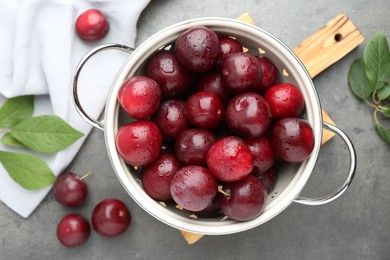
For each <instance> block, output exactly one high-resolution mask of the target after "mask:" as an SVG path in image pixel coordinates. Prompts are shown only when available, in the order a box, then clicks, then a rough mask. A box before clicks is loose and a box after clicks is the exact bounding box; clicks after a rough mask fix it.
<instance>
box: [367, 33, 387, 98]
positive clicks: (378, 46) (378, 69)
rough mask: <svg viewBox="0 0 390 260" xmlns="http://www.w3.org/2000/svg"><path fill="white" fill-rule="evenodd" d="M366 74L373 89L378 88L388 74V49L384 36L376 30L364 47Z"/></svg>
mask: <svg viewBox="0 0 390 260" xmlns="http://www.w3.org/2000/svg"><path fill="white" fill-rule="evenodd" d="M364 63H365V68H366V74H367V77H368V79H369V80H370V83H371V87H372V90H373V91H376V90H379V89H380V87H381V86H383V84H381V83H380V82H381V81H387V79H388V78H389V76H390V51H389V45H388V43H387V39H386V36H385V35H384V34H383V33H381V32H377V33H376V34H375V35H374V36H373V37H372V38H371V39H370V41H369V42H368V43H367V45H366V46H365V48H364Z"/></svg>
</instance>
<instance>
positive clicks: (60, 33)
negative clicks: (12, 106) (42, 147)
mask: <svg viewBox="0 0 390 260" xmlns="http://www.w3.org/2000/svg"><path fill="white" fill-rule="evenodd" d="M149 1H150V0H133V1H128V0H90V1H82V0H33V1H32V0H19V1H18V0H12V1H9V0H0V38H1V40H0V103H1V104H2V103H3V102H4V101H5V100H6V99H7V98H10V97H14V96H20V95H35V96H36V97H35V111H34V115H40V114H55V115H58V116H60V117H62V118H63V119H64V120H65V121H67V122H68V123H69V124H70V125H71V126H73V127H74V128H76V129H77V130H79V131H81V132H83V133H84V134H85V135H84V137H83V138H82V139H80V140H79V141H77V142H76V143H75V144H73V145H72V146H70V147H68V148H67V149H65V150H63V151H61V152H58V153H57V154H54V155H50V156H41V157H42V158H43V159H44V160H45V161H46V162H47V163H48V165H49V167H50V168H51V169H52V171H53V172H54V173H55V175H59V174H60V173H61V172H62V171H64V170H65V168H66V167H67V166H68V165H69V164H70V162H71V161H72V160H73V158H74V157H75V155H76V153H77V152H78V150H79V149H80V147H81V145H82V143H83V141H84V140H85V138H86V136H87V135H88V133H89V132H90V130H91V128H92V127H91V126H89V125H88V124H87V123H85V122H84V121H83V120H82V119H81V117H80V116H79V115H78V113H77V112H76V110H75V108H74V105H73V101H72V99H71V87H70V86H71V79H72V76H73V73H74V70H75V68H76V66H77V64H78V62H79V60H80V59H81V57H82V56H83V55H84V54H85V53H86V52H88V51H89V50H91V49H92V48H94V47H96V46H98V45H101V44H104V43H111V42H115V43H123V44H126V45H129V46H131V47H134V43H135V38H136V25H137V21H138V18H139V15H140V14H141V12H142V11H143V9H144V8H145V7H146V5H147V4H148V3H149ZM91 8H96V9H99V10H100V11H101V12H103V13H104V14H105V15H106V17H107V19H108V21H109V23H110V30H109V33H108V35H107V36H106V37H105V38H104V39H102V40H101V41H99V42H97V43H93V44H92V43H86V42H84V41H82V40H81V39H79V38H78V36H77V35H76V33H75V29H74V28H75V27H74V23H75V21H76V19H77V17H78V15H80V14H81V13H82V12H84V11H86V10H88V9H91ZM95 56H96V57H93V58H91V59H90V60H89V61H88V63H87V64H86V65H85V68H84V69H83V71H82V72H81V76H80V80H79V96H80V100H81V103H82V105H83V107H84V109H85V110H86V111H88V113H89V115H90V116H92V117H94V118H97V117H98V116H99V115H100V113H101V112H102V110H103V108H104V104H105V101H106V98H107V95H108V91H109V88H110V87H111V84H112V81H113V79H114V77H115V75H116V73H117V71H118V70H119V69H120V66H121V65H122V63H123V62H124V60H125V59H126V58H127V57H128V54H125V53H122V52H119V51H115V50H109V51H106V52H104V53H101V54H98V55H95ZM0 150H9V151H21V150H18V149H16V148H9V147H5V146H4V145H0ZM23 151H24V152H26V150H23ZM50 188H51V187H47V188H44V189H41V190H38V191H31V190H25V189H23V188H21V187H20V186H19V185H18V184H16V183H15V182H14V181H13V180H12V179H11V178H10V177H9V175H8V173H7V172H6V171H5V169H4V168H3V167H2V166H1V165H0V200H1V201H3V202H4V203H5V204H6V205H8V206H9V207H10V208H11V209H12V210H14V211H15V212H17V213H18V214H20V215H21V216H22V217H25V218H27V217H28V216H29V215H30V214H31V213H32V212H33V210H34V209H35V208H36V207H37V206H38V205H39V203H40V202H41V201H42V200H43V198H44V197H45V196H46V195H47V193H48V192H49V191H50Z"/></svg>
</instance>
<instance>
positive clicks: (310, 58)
mask: <svg viewBox="0 0 390 260" xmlns="http://www.w3.org/2000/svg"><path fill="white" fill-rule="evenodd" d="M238 20H241V21H244V22H247V23H250V24H253V25H255V24H256V23H255V21H254V20H253V18H252V17H251V16H250V15H249V13H244V14H243V15H241V16H240V17H239V18H238ZM363 41H364V36H363V35H362V34H361V32H360V31H359V29H358V28H357V27H356V26H355V25H354V24H353V23H352V21H351V20H350V19H349V18H348V17H347V15H346V14H344V13H343V14H339V15H337V16H336V17H334V18H333V19H332V20H330V21H329V22H328V23H327V24H326V25H325V26H324V27H323V28H321V29H320V30H318V31H317V32H315V33H314V34H312V35H311V36H310V37H309V38H307V39H306V40H304V41H303V42H302V43H301V44H299V45H298V46H297V47H296V48H295V49H294V53H295V54H296V55H297V56H298V58H299V59H300V60H301V61H302V63H303V64H304V65H305V67H306V69H307V71H308V72H309V74H310V76H311V77H312V78H314V77H315V76H317V75H318V74H319V73H321V72H322V71H324V70H325V69H327V68H328V67H330V66H331V65H332V64H334V63H335V62H337V61H338V60H340V59H341V58H343V57H344V56H345V55H346V54H348V53H349V52H350V51H352V50H353V49H355V48H356V47H357V46H358V45H359V44H360V43H362V42H363ZM322 116H323V121H325V122H328V123H330V124H335V123H334V122H333V120H332V119H331V118H330V117H329V115H328V114H327V113H326V112H325V111H324V110H322ZM333 136H334V133H333V132H331V131H329V130H327V129H324V131H323V134H322V144H324V143H326V142H327V141H329V140H330V139H331V138H332V137H333ZM180 233H181V235H182V236H183V238H184V239H185V240H186V242H187V243H188V244H194V243H196V242H197V241H198V240H199V239H201V238H202V237H203V236H204V235H203V234H196V233H190V232H187V231H183V230H180Z"/></svg>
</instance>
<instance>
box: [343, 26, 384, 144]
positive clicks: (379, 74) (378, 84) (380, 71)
mask: <svg viewBox="0 0 390 260" xmlns="http://www.w3.org/2000/svg"><path fill="white" fill-rule="evenodd" d="M389 78H390V50H389V45H388V41H387V39H386V36H385V35H384V34H383V33H381V32H377V33H376V34H375V35H374V36H373V37H372V38H371V39H370V40H369V42H368V43H367V45H366V46H365V47H364V52H363V59H361V58H359V59H356V60H354V61H353V62H352V64H351V67H350V69H349V73H348V84H349V86H350V88H351V90H352V92H353V93H354V94H355V95H356V96H357V97H359V98H360V99H362V100H364V101H365V102H366V103H367V104H368V105H369V106H371V107H372V108H373V109H374V112H373V117H374V121H375V129H376V131H377V133H378V134H379V136H380V137H381V138H382V139H383V140H385V141H386V142H388V143H390V129H387V128H386V127H385V126H384V125H383V124H382V123H381V121H380V118H379V116H378V113H379V114H380V115H382V116H383V117H385V118H389V117H390V82H389Z"/></svg>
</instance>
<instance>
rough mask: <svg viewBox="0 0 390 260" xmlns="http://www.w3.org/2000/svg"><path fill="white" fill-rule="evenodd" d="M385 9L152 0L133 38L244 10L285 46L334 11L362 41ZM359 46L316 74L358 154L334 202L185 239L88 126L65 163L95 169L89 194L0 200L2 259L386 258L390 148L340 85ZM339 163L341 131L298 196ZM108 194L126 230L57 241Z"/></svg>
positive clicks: (384, 22)
mask: <svg viewBox="0 0 390 260" xmlns="http://www.w3.org/2000/svg"><path fill="white" fill-rule="evenodd" d="M129 4H131V1H129ZM389 9H390V2H389V1H388V0H377V1H368V0H355V1H337V0H329V1H287V0H283V1H280V0H277V1H274V0H263V1H255V0H248V1H233V0H224V1H222V0H214V1H189V0H167V1H161V0H160V1H159V0H152V1H151V3H150V5H149V6H148V7H147V8H146V9H145V11H144V13H143V14H142V16H141V19H140V20H139V23H138V29H139V34H138V40H137V44H138V45H139V44H140V43H142V42H143V41H144V40H145V39H146V38H148V37H149V36H151V35H152V34H153V33H155V32H157V31H159V30H160V29H163V28H165V27H166V26H169V25H171V24H173V23H175V22H179V21H181V20H184V19H188V18H196V17H206V16H217V17H231V18H236V17H238V16H240V15H241V14H242V13H244V12H247V11H248V12H249V13H250V14H251V15H252V16H253V18H254V19H255V21H256V22H257V24H258V25H259V26H260V27H262V28H263V29H266V30H268V31H270V32H271V33H273V34H274V35H276V36H277V37H280V38H281V39H282V41H284V42H285V43H286V44H287V45H288V46H290V47H291V48H293V47H295V46H296V45H297V44H299V43H300V42H301V41H302V40H303V39H305V38H306V37H308V36H309V35H311V34H312V33H313V32H314V31H315V30H317V29H319V28H321V27H322V26H323V25H324V24H325V23H326V22H327V21H329V20H330V19H331V18H333V17H334V16H336V15H337V14H339V13H341V12H345V13H346V14H347V15H348V16H349V17H350V18H351V20H352V21H353V22H354V23H355V24H356V25H357V27H358V28H359V29H360V30H361V31H362V33H363V34H364V35H365V36H366V38H369V37H370V36H372V35H373V34H374V33H375V32H376V31H383V32H384V33H385V34H386V35H387V37H389V38H390V27H389V25H390V16H389V15H388V10H389ZM124 33H125V32H124ZM365 43H366V42H364V43H363V45H364V44H365ZM363 45H362V46H360V47H359V48H357V49H356V50H354V51H353V52H351V53H350V54H349V55H347V56H346V57H345V58H344V59H342V60H341V61H339V62H338V63H337V64H335V65H334V66H332V67H331V68H329V69H328V70H326V71H325V72H323V73H321V74H320V75H319V76H317V77H316V78H315V80H314V83H315V85H316V88H317V90H318V94H319V97H320V100H321V103H322V106H323V108H324V109H325V110H326V111H327V112H328V113H329V114H330V115H331V117H332V118H333V120H334V121H335V122H336V123H337V125H338V126H339V127H340V128H342V129H343V130H344V131H345V132H346V133H347V134H348V135H349V136H350V138H351V139H352V141H353V142H354V144H355V147H356V150H357V156H358V167H357V173H356V178H355V180H354V182H353V183H352V186H351V187H350V189H349V190H348V191H347V192H346V193H345V194H344V195H343V196H342V197H340V198H339V199H337V200H335V201H334V202H332V203H330V204H327V205H324V206H317V207H310V206H303V205H298V204H292V205H291V206H290V207H288V208H287V209H286V210H285V211H283V212H282V213H281V214H279V215H278V216H277V217H275V218H274V219H272V220H271V221H269V222H267V223H265V224H263V225H261V226H259V227H257V228H255V229H252V230H250V231H246V232H243V233H238V234H234V235H226V236H206V237H204V238H202V239H201V240H200V241H199V242H197V243H196V244H194V245H192V246H189V245H187V244H186V242H185V241H184V240H183V238H182V237H181V235H180V233H179V232H178V231H177V230H175V229H173V228H171V227H169V226H167V225H165V224H162V223H160V222H159V221H157V220H156V219H154V218H153V217H152V216H150V215H148V214H147V213H146V212H144V211H143V210H142V209H141V208H140V207H139V206H137V205H136V203H134V202H133V201H132V199H131V198H130V197H129V196H128V195H127V193H126V192H125V191H124V189H123V188H122V187H121V184H120V183H119V181H118V180H117V178H116V176H115V174H114V171H113V169H112V167H111V165H110V162H109V159H108V156H107V152H106V149H105V144H104V136H103V133H102V132H101V131H98V130H95V131H93V132H92V134H91V135H90V137H89V138H88V140H87V142H86V143H85V145H84V147H83V148H82V150H81V151H80V153H79V154H78V155H77V157H76V159H75V160H74V162H73V163H72V164H71V165H70V166H69V169H70V170H73V171H75V172H78V173H80V174H81V173H83V172H86V171H88V170H92V171H93V173H94V175H93V176H91V177H90V178H88V180H87V182H88V185H89V187H90V194H89V196H88V200H87V201H86V203H85V204H84V205H83V206H80V207H78V208H75V209H67V208H64V207H62V206H60V205H59V204H58V203H57V202H56V201H55V200H54V198H53V194H52V193H50V194H49V195H48V196H47V198H46V199H45V200H44V201H43V203H42V204H41V205H40V206H39V207H38V208H37V210H36V211H35V212H34V213H33V214H32V215H31V217H30V218H28V219H23V218H21V217H19V216H18V215H16V214H15V213H14V212H12V211H11V210H10V209H8V208H7V207H6V206H5V205H3V204H0V212H1V213H0V259H388V258H389V254H390V247H389V241H390V217H389V216H390V204H389V201H390V188H389V187H390V176H389V174H388V173H389V169H390V160H389V159H388V158H389V154H390V149H389V148H390V146H389V145H387V144H385V143H384V142H383V141H381V140H380V139H379V137H378V136H377V135H376V133H375V131H374V129H373V119H372V112H373V111H372V110H371V109H370V108H369V107H368V106H366V105H365V104H364V103H362V102H360V101H359V100H357V99H356V98H355V97H354V96H353V95H352V93H351V92H350V90H349V88H348V85H347V73H348V69H349V65H350V64H351V62H352V61H353V60H354V59H355V58H357V57H361V56H362V52H363ZM102 66H104V64H102ZM347 168H348V157H347V152H346V149H345V147H344V145H343V144H342V141H341V139H340V138H334V139H333V140H331V141H330V142H329V143H328V144H327V145H325V146H324V147H323V148H322V150H321V153H320V157H319V159H318V163H317V166H316V168H315V171H314V172H313V174H312V178H311V179H310V181H309V182H308V183H307V185H306V187H305V189H304V190H303V192H302V194H304V195H308V196H318V195H321V194H325V193H327V192H330V191H332V190H333V188H334V187H335V186H337V185H338V184H339V183H340V182H341V181H342V180H343V178H344V175H345V172H346V171H347ZM107 197H117V198H120V199H122V200H123V201H125V202H126V203H127V204H128V205H129V208H130V210H131V212H132V216H133V222H132V225H131V228H130V230H129V231H128V232H126V234H125V235H123V236H121V237H118V238H115V239H105V238H102V237H100V236H99V235H97V234H96V233H92V235H91V237H90V240H89V241H88V242H87V243H86V244H85V245H83V246H82V247H79V248H75V249H67V248H65V247H63V246H61V245H60V244H59V243H58V242H57V240H56V235H55V233H56V225H57V222H58V221H59V219H60V218H61V217H62V216H64V215H65V214H67V213H71V212H75V211H76V212H79V213H82V214H84V215H85V216H88V217H89V216H90V213H91V212H92V209H93V207H94V205H96V204H97V203H98V202H99V201H100V200H102V199H104V198H107Z"/></svg>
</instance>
